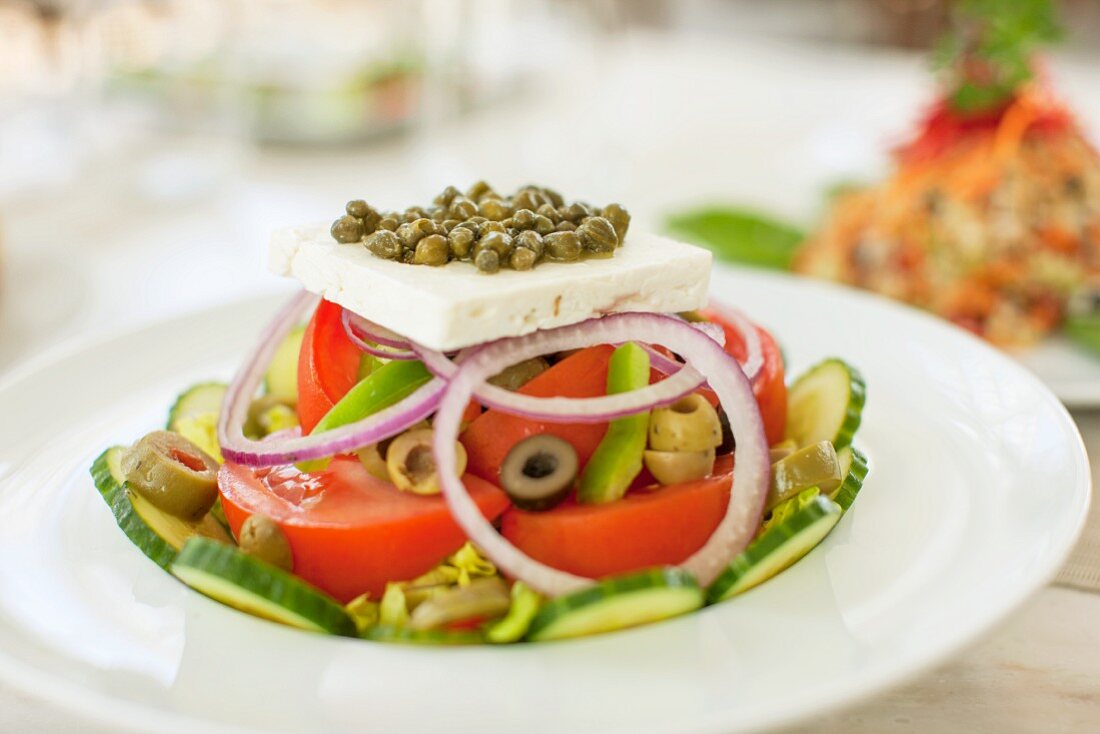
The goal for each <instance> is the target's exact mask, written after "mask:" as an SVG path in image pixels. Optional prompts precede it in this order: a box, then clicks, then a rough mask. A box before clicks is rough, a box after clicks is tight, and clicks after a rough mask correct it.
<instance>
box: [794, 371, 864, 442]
mask: <svg viewBox="0 0 1100 734" xmlns="http://www.w3.org/2000/svg"><path fill="white" fill-rule="evenodd" d="M866 398H867V386H866V385H865V384H864V382H863V376H862V375H860V374H859V370H857V369H856V368H855V367H852V366H851V365H849V364H847V363H845V362H844V361H842V360H839V359H827V360H825V361H824V362H821V363H820V364H818V365H815V366H814V367H811V368H810V369H809V370H808V371H807V372H806V373H805V374H803V375H802V376H801V377H799V378H798V379H797V380H795V382H794V384H793V385H791V389H790V391H789V392H788V393H787V430H786V434H785V438H789V439H792V440H794V441H795V442H796V443H797V444H798V445H799V446H809V445H810V444H815V443H817V442H818V441H829V442H830V443H832V444H833V446H834V447H835V448H836V450H837V451H840V450H841V449H842V448H844V447H845V446H847V445H849V444H850V443H852V436H854V435H855V433H856V429H858V428H859V422H860V419H861V416H862V414H863V403H864V401H865V400H866Z"/></svg>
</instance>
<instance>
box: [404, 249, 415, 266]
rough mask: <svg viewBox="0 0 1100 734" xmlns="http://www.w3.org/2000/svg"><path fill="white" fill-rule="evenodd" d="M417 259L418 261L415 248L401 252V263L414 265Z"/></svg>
mask: <svg viewBox="0 0 1100 734" xmlns="http://www.w3.org/2000/svg"><path fill="white" fill-rule="evenodd" d="M415 259H416V249H415V248H406V249H404V250H402V251H401V262H403V263H405V264H406V265H412V264H413V260H415Z"/></svg>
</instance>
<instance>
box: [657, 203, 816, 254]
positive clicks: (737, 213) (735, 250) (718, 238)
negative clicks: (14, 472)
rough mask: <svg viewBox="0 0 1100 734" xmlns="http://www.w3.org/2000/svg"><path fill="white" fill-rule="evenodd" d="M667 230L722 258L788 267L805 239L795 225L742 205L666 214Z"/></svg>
mask: <svg viewBox="0 0 1100 734" xmlns="http://www.w3.org/2000/svg"><path fill="white" fill-rule="evenodd" d="M667 227H668V230H669V231H670V232H671V233H672V234H674V235H676V236H679V237H683V238H684V239H686V240H688V241H690V242H694V243H696V244H698V245H701V246H703V247H706V248H707V249H709V250H710V251H711V252H713V253H714V255H715V256H716V257H717V258H718V259H719V260H722V261H725V262H731V263H739V264H741V265H752V266H755V267H760V268H771V269H774V270H789V269H790V267H791V260H792V259H793V257H794V253H795V250H797V249H798V246H799V245H800V244H801V243H802V241H803V240H804V239H805V234H804V233H803V232H802V231H801V230H800V229H798V228H797V227H794V226H791V225H789V224H785V223H783V222H781V221H779V220H778V219H774V218H772V217H769V216H767V215H764V214H759V213H756V212H752V211H747V210H744V209H734V208H725V207H710V208H706V209H696V210H694V211H690V212H685V213H683V214H677V215H675V216H673V217H671V218H669V220H668V223H667Z"/></svg>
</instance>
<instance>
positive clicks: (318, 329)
mask: <svg viewBox="0 0 1100 734" xmlns="http://www.w3.org/2000/svg"><path fill="white" fill-rule="evenodd" d="M342 313H343V309H342V308H341V307H340V306H338V305H336V304H335V303H329V302H328V301H321V303H320V304H319V305H318V306H317V310H316V311H315V312H314V313H313V318H312V319H310V321H309V325H308V326H306V331H305V334H304V335H303V336H302V351H301V352H299V353H298V420H299V421H300V422H301V424H302V432H303V433H309V432H310V431H312V430H313V427H314V426H315V425H317V421H319V420H321V418H322V417H324V415H325V413H327V412H328V411H329V410H330V409H331V408H332V406H333V405H335V404H336V403H337V402H338V401H339V400H340V398H342V397H344V395H346V394H347V392H348V390H350V389H351V388H352V387H354V386H355V383H356V382H358V381H359V361H360V357H361V356H362V355H361V353H360V351H359V348H358V347H356V346H355V344H354V343H352V341H351V340H350V339H348V335H347V333H346V332H345V331H344V324H343V321H342V320H341V316H342Z"/></svg>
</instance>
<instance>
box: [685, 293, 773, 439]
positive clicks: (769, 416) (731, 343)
mask: <svg viewBox="0 0 1100 734" xmlns="http://www.w3.org/2000/svg"><path fill="white" fill-rule="evenodd" d="M702 313H703V316H704V317H706V318H707V319H708V320H709V321H713V322H714V323H716V324H718V325H719V326H721V327H722V330H723V331H724V332H725V333H726V352H727V353H728V354H729V355H730V356H731V357H733V358H734V359H736V360H737V361H739V362H742V361H744V360H745V357H746V356H747V355H748V350H747V348H746V346H745V337H744V336H743V335H742V334H741V332H740V331H739V330H738V328H737V327H736V326H734V325H733V324H731V323H730V322H729V321H726V320H725V319H723V318H722V317H721V315H719V314H717V313H715V312H714V311H703V312H702ZM756 333H758V334H759V335H760V350H761V352H762V353H763V356H764V365H763V366H762V367H761V368H760V375H759V377H757V378H756V381H755V383H754V384H753V388H752V391H753V394H755V395H756V402H757V404H758V405H759V406H760V416H761V418H763V419H764V433H765V435H766V436H767V437H768V444H769V445H770V444H775V443H778V442H779V441H782V440H783V429H784V428H786V426H787V383H786V377H785V375H784V370H783V354H782V352H780V351H779V345H778V344H776V342H775V339H774V338H773V337H772V335H771V334H770V333H769V332H768V331H767V330H765V329H763V328H761V327H759V326H757V327H756Z"/></svg>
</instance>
